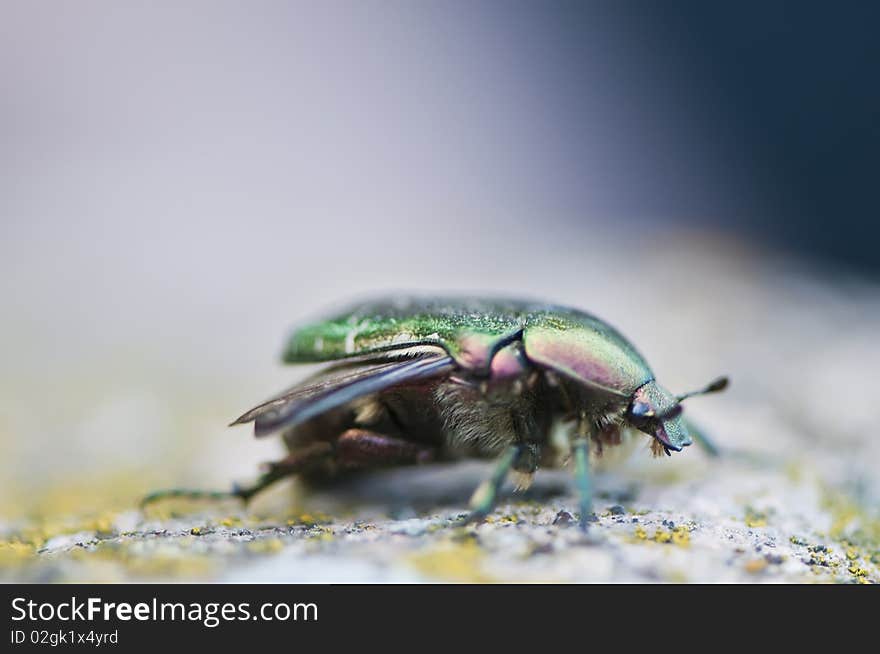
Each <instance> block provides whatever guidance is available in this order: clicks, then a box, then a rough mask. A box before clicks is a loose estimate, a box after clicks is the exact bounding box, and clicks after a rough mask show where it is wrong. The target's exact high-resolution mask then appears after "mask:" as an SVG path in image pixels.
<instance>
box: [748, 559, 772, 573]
mask: <svg viewBox="0 0 880 654" xmlns="http://www.w3.org/2000/svg"><path fill="white" fill-rule="evenodd" d="M766 567H767V561H765V560H764V559H752V560H751V561H747V562H746V564H745V565H744V566H743V568H744V569H745V571H746V572H748V573H749V574H758V573H759V572H762V571H763V570H764V569H765V568H766Z"/></svg>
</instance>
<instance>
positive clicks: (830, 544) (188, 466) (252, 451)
mask: <svg viewBox="0 0 880 654" xmlns="http://www.w3.org/2000/svg"><path fill="white" fill-rule="evenodd" d="M678 248H680V249H678ZM652 252H653V251H652ZM673 254H674V256H675V257H677V259H676V260H677V262H678V265H677V266H676V267H675V268H674V269H672V270H670V269H669V268H668V267H663V263H664V262H667V261H669V257H670V256H672V255H673ZM578 256H579V255H578ZM596 256H598V257H601V256H603V255H602V254H601V253H597V255H596ZM605 256H607V257H608V260H607V261H606V262H605V263H606V264H607V265H606V268H607V269H614V266H615V265H616V264H615V260H614V259H613V258H611V257H610V255H605ZM593 263H595V261H593ZM600 263H601V259H600ZM580 266H581V263H580V260H579V259H577V258H576V257H575V254H574V253H568V254H564V253H561V254H560V256H559V258H558V260H557V261H555V262H554V266H552V267H549V268H548V269H546V270H543V271H542V270H536V271H535V272H534V275H533V280H532V286H531V291H530V294H532V295H535V294H540V292H539V291H540V289H541V288H553V289H554V294H553V297H554V299H558V300H561V301H565V302H569V303H573V304H578V305H580V306H583V307H585V308H589V309H593V310H596V311H597V313H599V315H602V316H604V317H606V318H609V319H611V321H612V322H614V323H615V324H616V325H617V326H619V327H620V328H621V329H622V330H623V331H624V333H626V334H628V335H629V336H630V337H631V339H632V340H633V341H634V342H635V343H637V344H638V346H639V347H640V348H641V349H642V351H643V352H644V353H645V355H646V357H647V358H648V360H649V361H651V363H652V365H653V366H654V368H655V371H656V372H657V374H658V377H659V378H660V379H662V380H663V382H664V383H665V384H667V385H668V386H669V387H671V388H672V389H673V390H685V389H686V388H691V387H695V386H698V385H699V384H701V383H703V382H705V381H706V380H708V379H710V378H712V377H714V376H715V375H716V374H718V373H729V374H730V375H731V377H732V379H733V385H732V387H731V389H730V391H729V392H728V393H725V394H723V395H719V396H713V397H711V398H703V399H695V400H693V401H691V402H690V403H689V404H688V411H689V413H690V415H691V416H693V417H694V418H695V420H696V421H697V422H698V423H699V424H700V425H702V426H703V427H704V428H706V429H707V430H708V431H709V432H711V433H712V434H713V436H714V438H715V440H716V441H717V442H719V443H720V444H721V445H722V446H723V447H724V448H725V449H726V453H725V456H723V457H722V458H721V459H717V460H713V459H711V458H709V457H707V456H706V454H705V453H703V452H701V451H699V450H698V449H696V448H690V449H689V450H688V451H686V452H685V453H683V454H680V455H676V456H673V457H671V458H665V457H664V458H662V459H652V458H651V457H650V456H649V453H648V449H647V446H646V443H645V441H644V440H638V441H637V442H636V443H635V444H634V446H633V447H632V448H631V451H629V452H623V451H618V452H613V453H610V455H609V456H608V457H606V459H604V460H603V461H602V462H601V465H600V467H601V471H600V472H598V473H597V482H596V486H597V492H598V497H597V500H596V502H595V510H596V514H597V521H596V522H594V523H593V524H592V526H591V528H590V530H589V533H588V534H587V535H583V534H582V533H580V532H579V530H578V529H577V528H576V526H575V525H574V518H575V517H576V515H575V514H576V502H575V500H574V496H573V495H572V494H571V492H570V487H569V480H568V476H567V474H566V473H564V472H554V471H542V472H540V473H539V475H538V478H537V483H536V486H535V487H534V488H533V489H532V490H531V491H530V492H529V494H527V495H525V496H517V495H511V496H509V497H507V498H506V499H505V501H504V502H503V503H502V505H501V506H500V507H499V509H498V510H497V511H496V512H495V513H494V514H493V515H492V516H491V517H490V519H489V521H487V523H485V524H482V525H479V526H468V527H460V526H457V525H456V520H457V519H458V518H459V517H460V516H461V515H462V514H463V511H464V507H465V505H466V500H467V496H468V495H469V493H470V490H471V489H472V488H473V486H474V485H475V484H476V482H477V481H478V480H479V479H480V477H481V475H483V474H485V468H484V467H483V466H482V464H471V463H467V464H463V465H461V466H456V467H453V468H424V469H417V470H407V471H398V472H395V473H392V474H387V475H383V476H382V477H381V478H378V479H373V480H362V481H359V482H358V483H357V484H356V485H352V487H347V488H344V489H341V490H339V491H338V492H336V493H334V494H328V493H322V494H319V495H314V496H311V497H302V496H301V495H297V497H298V499H297V500H296V501H295V502H291V494H290V488H287V489H278V490H277V491H276V492H274V493H272V494H270V495H269V496H268V497H264V498H260V499H259V501H258V502H256V503H255V504H254V505H253V506H252V507H250V508H249V509H248V510H247V511H245V510H243V509H242V508H241V507H240V506H238V505H237V504H235V503H221V504H216V505H208V504H184V503H168V504H165V505H162V506H159V507H156V508H154V509H151V510H150V511H149V512H148V513H146V514H145V513H142V512H140V511H138V510H137V509H136V508H135V507H136V506H137V505H136V498H137V497H139V496H140V495H142V494H143V493H145V492H146V491H148V490H150V489H153V488H156V487H162V486H167V485H169V484H173V485H185V486H192V485H195V486H208V487H210V486H218V485H219V486H220V487H222V486H223V485H224V484H226V483H228V481H229V479H232V478H240V479H246V478H247V477H248V476H249V475H250V474H252V471H253V470H255V465H256V463H257V462H258V461H259V460H261V459H269V458H273V457H274V456H276V455H277V450H276V449H275V448H277V444H275V443H265V442H261V443H256V442H254V441H252V440H251V439H249V438H247V437H246V436H245V431H244V430H240V431H235V430H229V431H226V430H224V429H223V428H222V425H223V424H224V419H227V418H229V417H231V416H233V415H234V414H235V412H236V411H238V410H239V409H242V408H244V405H246V404H248V403H249V402H250V401H251V400H254V399H259V397H260V396H261V395H263V394H266V393H267V392H271V391H272V390H275V389H276V388H277V387H278V386H280V385H281V383H282V380H283V383H288V382H289V380H290V377H292V376H293V373H291V372H290V371H280V370H279V369H277V368H276V367H275V366H274V365H273V364H272V362H271V360H267V361H266V362H265V365H264V366H263V367H262V368H254V369H253V370H248V375H250V376H246V377H243V378H241V379H238V378H236V376H235V375H233V374H219V373H218V371H217V370H213V373H214V374H213V375H212V376H211V377H209V376H208V373H206V374H205V375H204V376H202V377H196V378H195V379H194V380H193V379H191V378H188V377H186V374H184V373H180V374H177V375H167V374H165V373H164V372H162V371H159V372H155V371H154V376H153V377H151V378H149V379H150V381H149V382H146V383H142V384H141V385H140V386H137V385H134V384H132V379H133V377H132V375H131V374H130V371H128V368H126V369H125V371H124V372H121V371H123V368H120V367H119V366H116V367H114V365H116V364H114V365H110V364H108V363H107V362H101V361H98V362H96V363H95V365H94V369H93V370H90V371H87V372H70V371H67V373H63V371H59V373H58V374H59V375H62V374H67V377H66V382H65V392H63V393H55V394H54V395H53V396H52V400H53V401H52V402H51V403H48V405H51V409H52V411H49V410H48V409H47V402H46V396H45V394H44V393H43V383H42V382H43V380H40V383H36V382H34V383H31V385H30V386H29V385H28V384H29V383H30V382H28V380H27V379H22V378H21V377H18V378H16V379H15V380H12V379H3V380H2V381H3V384H4V393H3V398H4V399H3V402H4V404H3V408H4V410H3V414H2V415H3V421H2V422H0V437H2V442H3V445H4V452H5V453H6V456H5V457H4V460H3V462H2V466H3V474H4V478H5V480H10V482H11V483H10V484H9V486H8V487H6V489H5V490H4V493H3V499H2V508H3V512H2V515H3V516H4V517H3V518H2V519H0V578H2V579H3V580H7V581H8V580H28V581H81V580H102V581H122V580H131V579H148V580H152V579H176V580H189V579H208V580H224V581H245V580H254V581H311V582H328V581H333V582H342V581H353V582H371V581H382V582H385V581H423V580H443V581H459V580H462V581H538V580H540V581H676V582H677V581H702V582H716V581H744V582H773V581H797V582H826V581H827V582H846V583H853V582H875V583H876V582H878V581H880V513H878V506H880V439H878V438H877V437H876V427H875V425H876V416H875V413H876V379H875V376H876V371H877V370H878V369H880V360H878V359H880V348H877V346H876V335H877V334H878V333H880V292H878V289H877V288H876V287H874V286H870V285H868V284H865V283H855V282H852V281H851V280H842V279H832V278H830V277H827V276H826V277H822V276H817V275H815V274H812V273H808V272H804V271H801V270H798V269H796V268H792V267H784V266H781V265H779V264H778V263H777V262H773V261H768V260H764V259H761V258H760V257H758V256H757V255H747V254H745V253H743V252H738V253H736V255H735V256H734V255H732V254H729V253H727V251H726V250H725V249H723V248H719V249H718V250H716V251H712V250H711V248H710V244H700V243H699V242H696V243H693V244H691V246H689V247H682V245H681V242H680V241H676V242H675V243H673V244H672V245H669V244H667V246H666V249H665V250H664V249H661V248H659V246H658V250H657V251H656V252H653V254H652V253H651V252H645V253H643V256H641V257H634V258H633V260H632V262H631V263H629V264H628V265H627V266H626V267H625V268H618V269H617V270H618V272H617V273H616V276H615V279H614V281H613V282H612V281H607V280H605V281H603V280H598V279H593V278H590V277H582V276H578V275H577V274H575V273H576V272H577V271H578V270H580ZM597 267H600V268H601V267H602V266H601V265H598V264H597ZM657 271H662V273H660V274H658V272H657ZM560 279H565V280H568V281H567V282H565V283H562V282H560ZM646 279H650V280H652V283H651V284H650V285H649V287H648V288H646V287H645V284H644V280H646ZM459 281H461V280H459ZM575 282H577V283H575ZM488 284H489V285H492V284H494V285H495V286H496V287H497V288H504V285H503V282H502V280H501V279H494V278H490V279H489V281H488ZM633 289H636V290H638V291H639V292H638V293H637V296H638V301H637V302H635V301H634V300H633V294H632V290H633ZM672 289H676V290H672ZM680 289H687V292H683V291H682V290H680ZM583 298H591V299H590V300H589V301H587V300H585V299H583ZM313 300H314V302H313V303H312V305H311V306H319V304H320V303H319V301H318V299H317V298H313ZM303 302H304V303H306V304H308V302H307V301H306V300H303ZM645 316H651V319H650V320H645ZM278 340H280V339H278ZM274 347H275V344H274V342H273V343H272V344H270V345H267V346H266V348H265V350H266V357H267V359H268V358H269V357H270V356H271V352H272V351H274V349H273V348H274ZM176 356H177V357H178V360H180V361H188V362H189V361H190V358H191V357H194V356H195V354H193V353H192V352H191V351H189V350H183V349H181V350H178V352H177V354H176ZM135 363H136V362H135V361H133V362H132V365H134V364H135ZM209 364H210V362H209V361H208V360H207V359H206V360H205V362H204V365H206V366H209ZM200 365H202V364H201V363H199V362H198V361H195V360H193V361H192V362H191V364H188V365H187V370H189V369H190V368H192V369H198V368H199V366H200ZM207 369H208V370H211V369H210V368H207ZM96 371H97V372H96ZM266 371H271V373H269V372H266ZM126 374H127V376H126ZM297 374H299V373H297ZM98 377H100V378H101V379H102V380H104V381H106V380H110V381H112V382H113V383H112V384H111V383H110V381H106V383H104V382H102V383H101V384H98V386H96V389H97V390H96V391H95V392H93V393H91V394H90V391H89V386H88V384H89V383H90V382H89V380H90V379H91V380H92V381H94V379H96V378H98ZM145 378H146V377H145ZM255 379H259V380H260V381H254V380H255ZM181 380H183V381H181ZM187 380H188V381H187ZM212 380H221V381H222V383H221V381H217V382H216V383H214V385H211V384H212ZM123 382H125V383H127V384H128V386H125V385H124V383H123ZM59 383H60V382H59ZM187 384H189V385H187ZM117 386H119V387H120V388H122V389H123V390H121V391H120V390H119V389H117ZM144 388H147V389H149V391H148V392H147V391H144V390H143V389H144ZM132 389H134V390H132ZM138 389H140V391H139V390H138ZM242 398H245V400H244V401H242ZM53 415H54V416H55V418H52V416H53ZM4 484H6V481H4Z"/></svg>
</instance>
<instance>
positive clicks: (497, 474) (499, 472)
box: [465, 443, 524, 522]
mask: <svg viewBox="0 0 880 654" xmlns="http://www.w3.org/2000/svg"><path fill="white" fill-rule="evenodd" d="M523 447H524V446H523V445H522V444H520V443H516V444H514V445H511V446H509V447H508V448H507V449H506V450H505V451H504V453H503V454H502V455H501V457H500V458H499V459H498V462H497V463H496V464H495V469H494V470H493V471H492V475H491V476H490V477H489V478H488V479H486V480H485V481H483V482H482V483H481V484H480V485H479V486H477V489H476V490H475V491H474V494H473V495H471V501H470V509H471V512H470V514H468V517H467V518H466V519H465V522H478V521H480V520H482V519H483V518H485V517H486V516H487V515H489V513H491V511H492V509H493V508H494V507H495V501H496V500H497V499H498V492H499V491H500V490H501V486H502V485H503V484H504V480H505V479H507V474H508V473H509V472H510V470H511V468H513V467H514V464H515V463H516V462H517V459H518V458H519V457H520V454H521V452H522V450H523Z"/></svg>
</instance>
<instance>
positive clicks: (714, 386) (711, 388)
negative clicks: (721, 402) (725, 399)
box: [676, 377, 730, 402]
mask: <svg viewBox="0 0 880 654" xmlns="http://www.w3.org/2000/svg"><path fill="white" fill-rule="evenodd" d="M729 384H730V379H728V378H727V377H719V378H718V379H715V380H714V381H712V382H711V383H710V384H709V385H707V386H706V387H705V388H702V389H700V390H698V391H691V392H690V393H684V394H683V395H679V396H678V397H677V398H676V399H677V400H678V401H679V402H681V401H682V400H685V399H687V398H689V397H693V396H694V395H708V394H709V393H718V392H719V391H723V390H724V389H725V388H727V387H728V385H729Z"/></svg>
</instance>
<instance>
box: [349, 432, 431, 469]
mask: <svg viewBox="0 0 880 654" xmlns="http://www.w3.org/2000/svg"><path fill="white" fill-rule="evenodd" d="M335 448H336V449H335V453H334V454H335V461H336V463H338V464H339V465H340V466H342V467H344V468H365V467H370V466H380V465H393V464H402V463H425V462H427V461H430V460H431V459H433V458H434V448H432V447H425V446H420V445H416V444H414V443H412V442H410V441H405V440H403V439H402V438H394V437H392V436H386V435H384V434H379V433H377V432H374V431H368V430H366V429H349V430H347V431H346V432H345V433H343V434H342V436H340V437H339V438H338V439H337V440H336V444H335Z"/></svg>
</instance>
